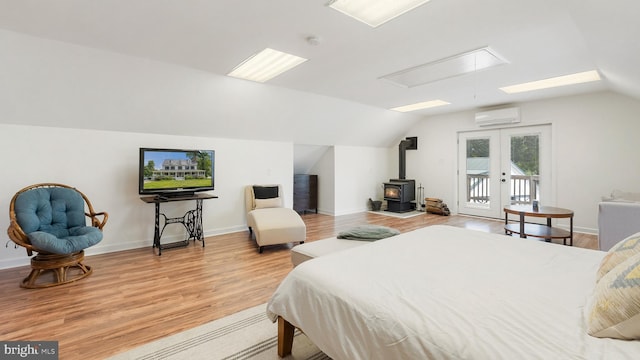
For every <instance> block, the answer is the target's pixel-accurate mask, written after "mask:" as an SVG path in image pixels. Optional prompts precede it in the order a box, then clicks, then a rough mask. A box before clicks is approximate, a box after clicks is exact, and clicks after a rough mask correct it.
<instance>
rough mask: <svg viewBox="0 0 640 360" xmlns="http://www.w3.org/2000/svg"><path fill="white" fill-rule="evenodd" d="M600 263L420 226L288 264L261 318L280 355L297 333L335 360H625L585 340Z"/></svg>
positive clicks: (597, 341) (639, 347)
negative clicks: (271, 327) (273, 332)
mask: <svg viewBox="0 0 640 360" xmlns="http://www.w3.org/2000/svg"><path fill="white" fill-rule="evenodd" d="M605 254H606V253H605V252H602V251H596V250H588V249H581V248H575V247H569V246H562V245H556V244H549V243H545V242H539V241H536V240H529V239H520V238H512V237H508V236H504V235H499V234H488V233H484V232H480V231H474V230H467V229H462V228H455V227H450V226H443V225H438V226H430V227H425V228H422V229H418V230H415V231H411V232H408V233H404V234H401V235H398V236H394V237H391V238H387V239H383V240H379V241H376V242H372V243H369V244H366V245H363V246H358V247H356V248H352V249H347V250H344V251H340V252H337V253H333V254H329V255H326V256H321V257H318V258H316V259H313V260H310V261H306V262H304V263H302V264H300V265H299V266H297V267H296V268H294V269H293V270H292V271H291V273H290V274H289V275H288V276H287V277H286V278H285V279H284V281H283V282H282V283H281V284H280V286H279V287H278V289H277V290H276V292H275V293H274V294H273V295H272V297H271V299H270V300H269V302H268V304H267V315H268V316H269V317H270V319H271V320H272V321H274V322H275V321H278V323H279V332H278V335H279V346H278V352H279V355H280V356H284V355H286V354H287V353H288V352H289V351H290V346H291V342H292V341H293V340H292V339H293V328H294V327H297V328H299V329H301V330H302V331H303V332H304V333H305V335H306V336H307V337H308V338H309V339H310V340H311V341H312V342H313V343H314V344H316V345H317V346H318V347H319V348H320V349H321V350H322V351H323V352H324V353H325V354H327V355H328V356H330V357H331V358H333V359H336V360H338V359H353V360H356V359H604V358H607V359H632V358H633V359H637V358H638V357H639V356H640V341H633V340H620V339H611V338H599V337H594V336H590V335H588V334H587V320H586V316H588V315H587V311H585V307H586V308H589V305H587V304H589V301H593V300H592V297H593V292H594V288H595V287H596V274H597V272H598V269H599V266H600V264H601V261H602V259H603V257H604V256H605ZM602 280H604V278H602V279H601V281H602Z"/></svg>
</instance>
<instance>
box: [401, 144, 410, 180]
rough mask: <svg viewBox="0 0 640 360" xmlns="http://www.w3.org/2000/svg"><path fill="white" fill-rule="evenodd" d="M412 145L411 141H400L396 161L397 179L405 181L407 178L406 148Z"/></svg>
mask: <svg viewBox="0 0 640 360" xmlns="http://www.w3.org/2000/svg"><path fill="white" fill-rule="evenodd" d="M412 143H413V141H411V140H409V139H407V140H402V141H400V145H398V148H399V149H398V150H399V151H398V152H399V155H400V157H399V159H398V164H399V170H400V171H399V174H398V179H402V180H404V179H406V178H407V147H409V146H411V145H412Z"/></svg>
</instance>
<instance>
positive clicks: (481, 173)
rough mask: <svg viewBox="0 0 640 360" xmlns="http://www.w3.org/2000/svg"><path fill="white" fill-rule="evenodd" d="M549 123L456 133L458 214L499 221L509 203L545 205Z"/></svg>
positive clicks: (549, 177)
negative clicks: (534, 201) (537, 203)
mask: <svg viewBox="0 0 640 360" xmlns="http://www.w3.org/2000/svg"><path fill="white" fill-rule="evenodd" d="M552 175H553V174H552V173H551V125H538V126H526V127H512V128H503V129H493V130H480V131H469V132H460V133H458V212H459V213H460V214H467V215H476V216H485V217H491V218H502V217H503V216H504V214H503V210H502V209H503V208H504V206H506V205H511V204H531V203H532V201H533V200H538V201H539V202H540V203H547V204H548V203H550V202H551V199H552V196H553V194H552V188H551V184H552Z"/></svg>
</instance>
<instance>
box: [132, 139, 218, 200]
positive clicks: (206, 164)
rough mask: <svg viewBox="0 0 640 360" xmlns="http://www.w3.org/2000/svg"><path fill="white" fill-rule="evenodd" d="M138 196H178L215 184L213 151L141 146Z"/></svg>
mask: <svg viewBox="0 0 640 360" xmlns="http://www.w3.org/2000/svg"><path fill="white" fill-rule="evenodd" d="M139 164H140V167H139V172H138V192H139V193H140V195H156V196H158V197H161V198H162V197H180V196H189V195H193V194H194V193H196V192H198V191H209V190H213V189H214V185H215V151H214V150H184V149H154V148H140V162H139Z"/></svg>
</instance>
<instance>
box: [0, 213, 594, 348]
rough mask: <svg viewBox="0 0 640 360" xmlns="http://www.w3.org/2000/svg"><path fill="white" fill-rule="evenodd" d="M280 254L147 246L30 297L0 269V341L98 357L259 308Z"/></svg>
mask: <svg viewBox="0 0 640 360" xmlns="http://www.w3.org/2000/svg"><path fill="white" fill-rule="evenodd" d="M303 219H304V221H305V223H306V225H307V242H309V241H315V240H319V239H324V238H327V237H332V236H335V235H336V234H337V233H338V232H340V231H342V230H345V229H348V228H350V227H353V226H356V225H361V224H365V223H371V224H379V225H385V226H390V227H394V228H397V229H399V230H400V231H402V232H406V231H410V230H414V229H417V228H421V227H424V226H429V225H435V224H448V225H452V226H458V227H465V228H470V229H476V230H481V231H486V232H494V233H500V234H504V231H503V229H502V227H503V222H502V221H497V220H488V219H480V218H474V217H466V216H447V217H445V216H438V215H432V214H424V215H419V216H416V217H412V218H409V219H397V218H393V217H389V216H384V215H379V214H372V213H361V214H354V215H345V216H338V217H333V216H327V215H318V214H305V215H303ZM527 241H534V240H527ZM574 243H575V245H576V246H580V247H586V248H592V249H595V248H596V247H597V238H596V236H594V235H585V234H576V236H575V240H574ZM290 247H291V245H282V246H274V247H267V248H265V250H264V253H262V254H258V252H257V249H256V245H255V242H254V241H252V240H249V233H248V231H246V232H238V233H233V234H227V235H220V236H214V237H209V238H207V239H206V247H205V248H202V247H201V246H200V243H196V245H191V246H189V247H187V248H182V249H173V250H167V251H165V252H163V255H162V256H157V255H154V253H153V252H152V249H151V248H150V247H149V248H143V249H136V250H130V251H123V252H117V253H110V254H102V255H95V256H89V257H87V258H86V261H85V262H86V264H88V265H90V266H92V267H93V269H94V273H93V274H92V275H91V276H89V277H88V278H85V279H83V280H80V281H78V282H76V283H72V284H69V285H64V286H59V287H54V288H48V289H38V290H27V289H22V288H20V287H19V283H20V281H21V280H22V278H24V277H25V276H26V275H27V274H28V273H29V268H28V267H20V268H13V269H6V270H0V289H2V296H1V297H0V311H1V313H2V322H1V324H0V340H5V341H6V340H30V341H36V340H55V341H58V342H59V351H60V359H64V360H67V359H79V360H80V359H82V360H84V359H102V358H105V357H108V356H111V355H114V354H117V353H120V352H123V351H125V350H128V349H131V348H134V347H137V346H140V345H142V344H145V343H147V342H150V341H153V340H156V339H159V338H161V337H164V336H167V335H171V334H174V333H177V332H180V331H183V330H185V329H189V328H192V327H196V326H198V325H202V324H204V323H207V322H209V321H212V320H215V319H218V318H221V317H224V316H227V315H230V314H233V313H235V312H238V311H240V310H243V309H246V308H249V307H252V306H255V305H259V304H262V303H265V302H267V300H268V299H269V297H270V295H271V294H272V293H273V292H274V290H275V289H276V287H277V286H278V284H279V283H280V281H281V280H282V279H283V278H284V277H285V276H286V275H287V273H288V272H289V271H290V270H291V269H292V266H291V261H290ZM25 256H26V252H25Z"/></svg>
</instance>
